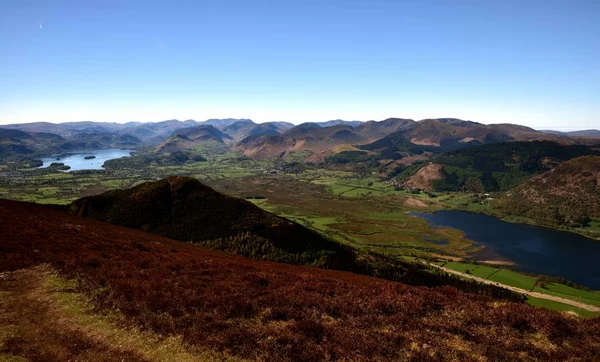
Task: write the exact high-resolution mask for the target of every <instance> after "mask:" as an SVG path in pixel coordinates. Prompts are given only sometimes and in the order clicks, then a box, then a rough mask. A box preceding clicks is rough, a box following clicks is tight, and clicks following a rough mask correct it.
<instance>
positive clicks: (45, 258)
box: [0, 200, 600, 361]
mask: <svg viewBox="0 0 600 362" xmlns="http://www.w3.org/2000/svg"><path fill="white" fill-rule="evenodd" d="M0 232H1V234H0V269H1V271H13V270H17V269H21V268H31V267H34V266H36V265H39V264H41V263H47V264H49V265H51V266H52V267H54V268H55V269H57V270H59V271H60V273H61V274H62V275H63V276H64V277H68V278H77V280H78V281H79V283H78V285H79V286H78V289H79V290H80V291H81V292H84V293H85V294H86V295H87V296H89V297H90V298H91V300H92V301H93V303H94V305H95V306H96V308H97V310H98V311H105V312H106V311H113V310H118V311H119V312H120V314H122V315H123V318H124V323H126V324H130V325H132V326H137V327H139V328H141V329H146V330H150V331H153V332H155V333H158V334H160V335H163V336H172V335H180V336H182V338H183V340H184V342H186V343H187V344H188V345H190V346H198V347H202V348H208V349H212V350H215V351H224V352H226V353H230V354H232V355H235V356H238V357H242V358H248V359H258V360H270V361H273V360H275V361H276V360H290V361H322V360H346V361H361V360H362V361H373V360H375V361H377V360H420V361H429V360H431V361H436V360H439V361H452V360H455V361H471V360H493V361H518V360H527V361H529V360H551V361H559V360H581V361H592V360H598V358H599V357H598V356H600V318H595V319H581V318H578V317H573V316H570V315H566V314H560V313H556V312H551V311H548V310H543V309H537V308H534V307H531V306H528V305H526V304H523V303H512V302H499V301H496V300H493V299H491V298H488V297H483V296H476V295H472V294H467V293H464V292H460V291H458V290H456V289H454V288H450V287H441V288H425V287H412V286H406V285H403V284H400V283H395V282H391V281H385V280H380V279H375V278H371V277H367V276H361V275H356V274H352V273H348V272H340V271H332V270H323V269H316V268H310V267H303V266H293V265H286V264H278V263H273V262H262V261H256V260H249V259H245V258H242V257H239V256H234V255H230V254H226V253H223V252H219V251H215V250H211V249H205V248H202V247H199V246H194V245H189V244H184V243H180V242H176V241H172V240H169V239H165V238H162V237H159V236H154V235H150V234H146V233H143V232H141V231H136V230H130V229H126V228H122V227H118V226H113V225H110V224H106V223H102V222H98V221H94V220H89V219H82V218H79V217H75V216H71V215H68V214H66V213H62V212H60V211H56V210H51V209H48V208H45V207H43V206H40V205H35V204H30V203H22V202H15V201H6V200H1V201H0ZM0 352H1V351H0Z"/></svg>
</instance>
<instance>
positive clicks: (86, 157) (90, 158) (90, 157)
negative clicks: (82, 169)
mask: <svg viewBox="0 0 600 362" xmlns="http://www.w3.org/2000/svg"><path fill="white" fill-rule="evenodd" d="M94 158H96V156H85V157H84V158H83V159H84V160H93V159H94Z"/></svg>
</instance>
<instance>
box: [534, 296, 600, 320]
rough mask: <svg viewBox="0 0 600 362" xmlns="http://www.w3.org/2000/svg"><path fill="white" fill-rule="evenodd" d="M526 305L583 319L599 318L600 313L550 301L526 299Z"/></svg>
mask: <svg viewBox="0 0 600 362" xmlns="http://www.w3.org/2000/svg"><path fill="white" fill-rule="evenodd" d="M527 303H529V304H531V305H534V306H536V307H543V308H548V309H552V310H555V311H558V312H575V313H577V314H579V315H581V316H584V317H599V316H600V312H590V311H588V310H585V309H581V308H577V307H574V306H571V305H568V304H562V303H558V302H555V301H552V300H546V299H540V298H534V297H527Z"/></svg>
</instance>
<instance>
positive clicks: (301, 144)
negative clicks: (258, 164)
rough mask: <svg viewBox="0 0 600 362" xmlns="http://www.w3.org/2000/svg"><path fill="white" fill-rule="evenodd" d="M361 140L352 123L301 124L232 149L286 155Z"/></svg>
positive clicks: (250, 154) (251, 138)
mask: <svg viewBox="0 0 600 362" xmlns="http://www.w3.org/2000/svg"><path fill="white" fill-rule="evenodd" d="M364 141H365V138H364V137H363V136H362V135H360V134H359V133H357V132H356V131H355V130H354V128H353V127H351V126H346V125H338V126H331V127H321V126H320V125H318V124H317V123H303V124H300V125H298V126H296V127H293V128H291V129H289V130H287V131H285V132H284V133H283V134H281V135H277V136H249V137H246V138H245V139H243V140H242V141H241V142H240V143H239V144H238V145H237V147H236V148H235V149H236V150H238V151H243V152H244V154H245V155H246V156H248V157H252V158H267V157H285V156H286V155H287V154H288V153H289V152H300V151H311V152H313V153H321V152H325V151H329V150H331V149H332V148H334V147H335V146H338V145H341V144H354V143H361V142H364Z"/></svg>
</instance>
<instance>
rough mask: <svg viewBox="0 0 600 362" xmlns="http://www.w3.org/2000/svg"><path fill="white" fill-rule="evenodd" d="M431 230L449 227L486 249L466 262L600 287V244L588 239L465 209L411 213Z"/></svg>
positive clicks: (575, 234) (564, 231)
mask: <svg viewBox="0 0 600 362" xmlns="http://www.w3.org/2000/svg"><path fill="white" fill-rule="evenodd" d="M410 215H411V216H415V217H420V218H422V219H425V220H426V221H427V222H428V223H429V225H430V226H431V227H448V228H453V229H456V230H459V231H461V232H463V233H464V235H465V238H467V239H469V240H471V241H473V242H474V243H475V245H476V246H479V247H481V248H482V251H480V252H476V253H474V254H470V255H469V256H468V257H467V258H465V260H472V261H475V262H477V263H481V264H484V263H485V264H490V265H495V266H497V267H508V268H510V269H512V270H514V271H517V272H520V273H524V274H534V275H548V276H552V277H558V278H563V279H566V280H571V281H573V282H575V283H577V284H579V285H584V286H586V287H590V288H593V289H599V288H600V278H598V273H596V272H595V271H594V265H595V261H594V259H593V256H594V255H598V253H599V252H600V249H598V248H599V247H600V244H598V243H596V241H597V240H596V239H594V238H590V237H588V236H587V235H581V234H579V233H572V232H568V231H566V230H562V229H554V228H548V227H544V226H539V225H532V224H528V223H518V222H509V221H507V220H503V219H502V218H498V217H495V216H493V215H488V214H487V213H481V212H471V211H468V210H461V209H447V208H446V209H442V210H435V211H434V210H430V211H425V212H415V213H411V214H410Z"/></svg>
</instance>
